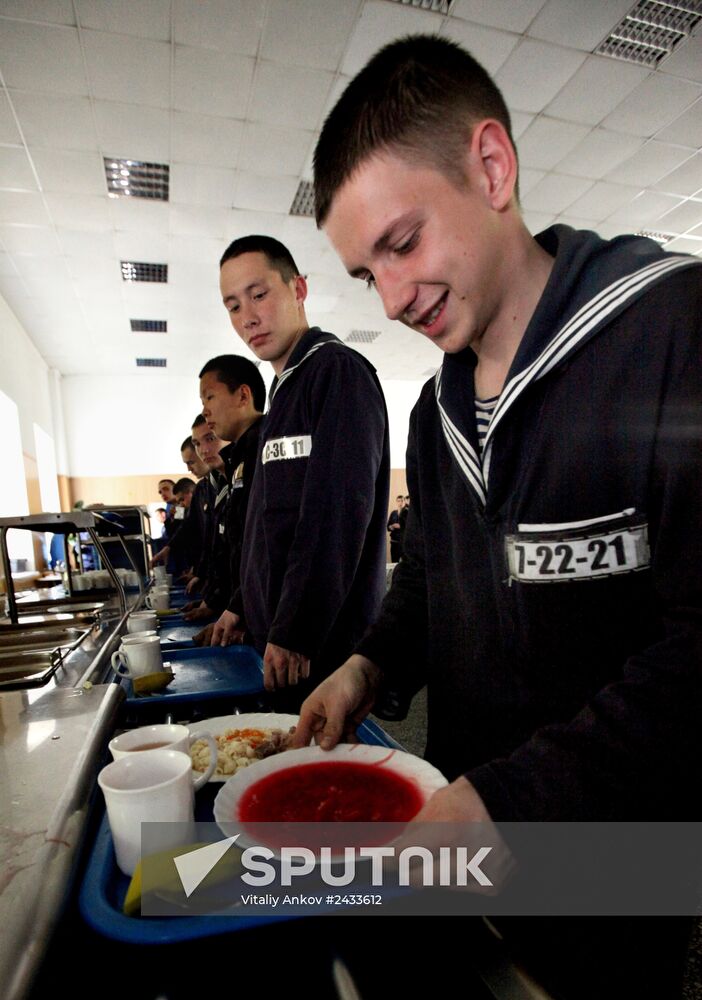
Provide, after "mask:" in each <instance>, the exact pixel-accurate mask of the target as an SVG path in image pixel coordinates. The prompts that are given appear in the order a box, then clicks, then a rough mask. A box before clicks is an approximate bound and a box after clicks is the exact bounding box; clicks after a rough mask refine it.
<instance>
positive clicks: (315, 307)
mask: <svg viewBox="0 0 702 1000" xmlns="http://www.w3.org/2000/svg"><path fill="white" fill-rule="evenodd" d="M338 305H339V296H338V295H317V293H316V292H310V293H309V294H308V296H307V299H306V300H305V312H306V314H307V319H308V320H309V322H310V324H311V325H314V322H315V321H314V317H315V315H320V314H323V313H332V312H334V310H335V309H337V307H338Z"/></svg>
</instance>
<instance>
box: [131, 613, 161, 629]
mask: <svg viewBox="0 0 702 1000" xmlns="http://www.w3.org/2000/svg"><path fill="white" fill-rule="evenodd" d="M157 625H158V615H157V614H156V612H155V611H132V613H131V615H129V617H128V618H127V632H130V633H134V632H151V631H155V629H156V626H157Z"/></svg>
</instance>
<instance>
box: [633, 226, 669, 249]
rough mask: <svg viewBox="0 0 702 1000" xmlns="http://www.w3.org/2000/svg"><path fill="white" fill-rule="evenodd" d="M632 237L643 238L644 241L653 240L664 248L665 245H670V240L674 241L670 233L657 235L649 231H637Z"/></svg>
mask: <svg viewBox="0 0 702 1000" xmlns="http://www.w3.org/2000/svg"><path fill="white" fill-rule="evenodd" d="M634 235H636V236H645V237H646V239H649V240H654V241H655V242H656V243H660V245H661V246H664V245H665V244H666V243H670V241H671V240H672V239H675V237H674V235H673V234H672V233H657V232H654V231H653V230H651V229H639V231H638V232H637V233H635V234H634Z"/></svg>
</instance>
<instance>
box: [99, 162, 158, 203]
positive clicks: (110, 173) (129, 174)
mask: <svg viewBox="0 0 702 1000" xmlns="http://www.w3.org/2000/svg"><path fill="white" fill-rule="evenodd" d="M103 163H104V164H105V179H106V180H107V191H108V194H109V195H110V197H111V198H149V199H151V200H152V201H168V183H169V174H170V170H169V167H168V164H167V163H142V162H141V161H140V160H118V159H115V158H113V157H108V156H104V157H103Z"/></svg>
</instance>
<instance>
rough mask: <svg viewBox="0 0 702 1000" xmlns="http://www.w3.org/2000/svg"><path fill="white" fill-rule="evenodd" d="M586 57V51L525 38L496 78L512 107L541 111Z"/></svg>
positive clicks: (508, 103)
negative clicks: (577, 50) (584, 52)
mask: <svg viewBox="0 0 702 1000" xmlns="http://www.w3.org/2000/svg"><path fill="white" fill-rule="evenodd" d="M584 59H585V56H584V54H583V53H582V52H576V51H575V50H574V49H562V48H559V47H558V46H555V45H546V43H545V42H538V41H535V40H533V39H530V38H525V39H523V40H522V41H521V42H520V43H519V45H518V46H517V48H516V49H515V50H514V52H513V53H512V54H511V56H510V57H509V59H508V60H507V62H506V63H505V64H504V66H503V67H502V69H501V70H500V71H499V72H498V73H497V74H496V77H495V79H496V83H497V85H498V87H500V89H501V90H502V93H503V96H504V98H505V100H506V102H507V105H508V106H509V107H510V108H518V109H519V110H520V111H541V109H542V108H543V107H544V106H545V105H546V104H548V103H549V102H550V101H552V100H553V98H554V97H555V96H556V94H557V93H558V92H559V91H560V90H561V88H562V87H564V86H565V85H566V83H567V82H568V80H570V78H571V77H572V76H573V74H574V73H575V72H577V70H578V68H579V67H580V66H581V64H582V62H583V60H584Z"/></svg>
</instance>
